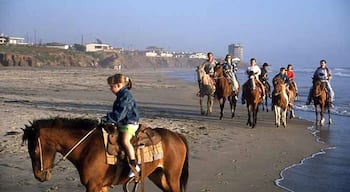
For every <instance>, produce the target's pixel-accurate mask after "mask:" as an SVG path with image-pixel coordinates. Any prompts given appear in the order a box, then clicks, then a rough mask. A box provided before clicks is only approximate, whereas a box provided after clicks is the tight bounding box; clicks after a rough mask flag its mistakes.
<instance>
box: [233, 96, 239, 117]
mask: <svg viewBox="0 0 350 192" xmlns="http://www.w3.org/2000/svg"><path fill="white" fill-rule="evenodd" d="M237 96H238V95H237ZM237 102H238V100H237V99H234V100H233V113H232V118H233V117H235V113H236V107H237Z"/></svg>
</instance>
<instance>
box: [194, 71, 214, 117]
mask: <svg viewBox="0 0 350 192" xmlns="http://www.w3.org/2000/svg"><path fill="white" fill-rule="evenodd" d="M204 67H205V66H204V65H199V66H198V67H197V69H196V72H197V80H198V86H199V93H198V96H199V105H200V110H201V114H202V115H209V113H211V112H212V111H213V94H214V92H215V84H214V81H213V80H212V78H211V77H210V76H209V75H208V74H207V73H206V72H205V70H204ZM204 96H207V97H208V100H207V111H206V112H205V111H204V109H203V98H204Z"/></svg>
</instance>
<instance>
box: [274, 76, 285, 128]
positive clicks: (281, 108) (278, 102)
mask: <svg viewBox="0 0 350 192" xmlns="http://www.w3.org/2000/svg"><path fill="white" fill-rule="evenodd" d="M273 85H274V90H273V91H272V106H273V111H274V114H275V125H276V126H277V127H279V126H281V121H282V125H283V126H284V127H287V109H288V103H289V101H288V100H289V99H288V95H287V90H286V84H285V83H284V81H283V80H282V79H281V78H275V79H274V82H273Z"/></svg>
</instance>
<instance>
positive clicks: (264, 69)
mask: <svg viewBox="0 0 350 192" xmlns="http://www.w3.org/2000/svg"><path fill="white" fill-rule="evenodd" d="M268 67H269V64H268V63H264V64H263V66H262V67H261V69H260V70H261V74H260V75H259V80H260V81H261V82H262V83H263V84H265V85H267V86H268V89H266V90H268V94H269V97H270V98H271V86H270V83H269V81H268V71H267V68H268ZM266 90H265V91H266Z"/></svg>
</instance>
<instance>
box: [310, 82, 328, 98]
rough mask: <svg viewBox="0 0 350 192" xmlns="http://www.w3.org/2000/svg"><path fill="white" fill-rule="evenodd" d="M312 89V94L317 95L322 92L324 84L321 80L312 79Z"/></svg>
mask: <svg viewBox="0 0 350 192" xmlns="http://www.w3.org/2000/svg"><path fill="white" fill-rule="evenodd" d="M313 82H314V89H313V95H314V96H316V97H318V96H320V95H321V94H322V92H324V91H326V90H325V84H324V83H322V81H321V80H314V81H313Z"/></svg>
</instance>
